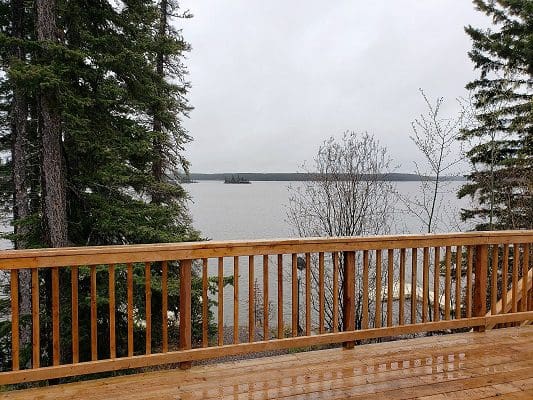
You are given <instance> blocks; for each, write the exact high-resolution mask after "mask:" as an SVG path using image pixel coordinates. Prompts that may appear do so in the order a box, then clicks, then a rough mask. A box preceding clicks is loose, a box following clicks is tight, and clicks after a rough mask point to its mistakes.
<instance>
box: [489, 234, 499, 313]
mask: <svg viewBox="0 0 533 400" xmlns="http://www.w3.org/2000/svg"><path fill="white" fill-rule="evenodd" d="M491 268H492V271H491V276H490V278H491V288H490V312H491V314H492V315H496V314H497V313H498V310H497V308H496V305H497V304H498V245H497V244H494V245H492V260H491Z"/></svg>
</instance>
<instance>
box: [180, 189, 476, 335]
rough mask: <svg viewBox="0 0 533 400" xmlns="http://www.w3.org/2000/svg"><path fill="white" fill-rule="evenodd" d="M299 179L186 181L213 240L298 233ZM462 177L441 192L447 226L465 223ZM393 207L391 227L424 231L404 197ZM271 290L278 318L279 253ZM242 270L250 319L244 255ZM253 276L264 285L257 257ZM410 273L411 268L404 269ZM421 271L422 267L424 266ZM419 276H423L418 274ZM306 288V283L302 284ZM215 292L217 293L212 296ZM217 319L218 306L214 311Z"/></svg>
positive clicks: (199, 223) (229, 299) (227, 269)
mask: <svg viewBox="0 0 533 400" xmlns="http://www.w3.org/2000/svg"><path fill="white" fill-rule="evenodd" d="M298 184H299V183H298V182H252V184H250V185H231V184H230V185H228V184H224V183H223V182H221V181H200V182H198V183H194V184H188V185H186V189H187V191H188V192H189V194H190V195H191V197H192V203H191V204H190V211H191V214H192V217H193V223H194V226H195V228H196V229H199V230H200V231H201V233H202V235H203V237H206V238H209V239H211V240H232V239H243V240H246V239H270V238H287V237H293V236H295V235H294V233H293V231H292V229H291V226H290V224H289V223H288V222H287V216H286V212H287V206H288V202H289V191H288V187H289V185H293V186H295V185H298ZM461 184H462V182H450V183H447V184H446V187H445V189H446V192H445V193H443V196H444V198H443V207H442V208H441V219H442V220H443V221H444V223H443V228H444V229H443V230H446V231H454V230H458V229H466V227H464V226H462V227H460V226H458V225H457V222H456V220H457V216H458V214H459V211H460V208H461V207H463V206H465V205H466V202H465V201H463V200H458V199H457V197H456V194H455V193H456V192H457V189H458V188H459V187H460V186H461ZM395 189H396V191H397V192H398V193H399V194H401V195H403V196H413V195H416V193H418V192H419V183H418V182H397V183H395ZM394 207H395V208H394V210H392V211H393V223H392V226H391V233H421V232H422V229H421V224H420V223H419V221H418V220H417V219H416V217H413V216H412V215H409V214H408V213H406V212H405V210H404V209H403V207H402V205H401V202H396V204H395V205H394ZM268 262H269V274H268V275H269V284H268V287H269V292H270V300H271V301H272V307H273V315H272V320H273V321H276V318H277V314H276V309H277V303H276V302H277V298H276V293H277V258H276V257H275V256H270V257H269V261H268ZM290 263H291V260H290V256H289V255H285V256H284V260H283V268H284V271H285V273H284V283H283V287H284V293H285V297H284V316H285V320H287V323H289V322H290V321H289V319H290V312H291V299H290V293H291V287H290V282H291V281H290V279H291V277H290V271H291V265H290ZM217 265H218V264H217V260H216V259H210V260H209V264H208V271H209V274H210V275H216V274H217ZM239 271H240V275H239V283H240V285H239V299H240V301H239V303H240V307H239V321H240V323H241V324H247V321H248V304H247V299H248V284H249V281H248V258H247V257H240V270H239ZM255 271H256V272H255V277H256V282H257V285H258V287H259V288H262V287H263V279H262V276H263V273H262V271H263V260H262V257H256V259H255ZM406 272H407V273H408V274H409V273H410V272H409V271H406ZM420 272H421V271H420ZM224 273H225V275H233V260H232V259H225V260H224ZM420 278H421V277H420ZM302 290H303V289H302ZM215 297H216V296H214V297H213V299H214V300H216V298H215ZM215 319H216V311H215ZM224 324H225V325H228V326H231V325H233V287H226V288H224Z"/></svg>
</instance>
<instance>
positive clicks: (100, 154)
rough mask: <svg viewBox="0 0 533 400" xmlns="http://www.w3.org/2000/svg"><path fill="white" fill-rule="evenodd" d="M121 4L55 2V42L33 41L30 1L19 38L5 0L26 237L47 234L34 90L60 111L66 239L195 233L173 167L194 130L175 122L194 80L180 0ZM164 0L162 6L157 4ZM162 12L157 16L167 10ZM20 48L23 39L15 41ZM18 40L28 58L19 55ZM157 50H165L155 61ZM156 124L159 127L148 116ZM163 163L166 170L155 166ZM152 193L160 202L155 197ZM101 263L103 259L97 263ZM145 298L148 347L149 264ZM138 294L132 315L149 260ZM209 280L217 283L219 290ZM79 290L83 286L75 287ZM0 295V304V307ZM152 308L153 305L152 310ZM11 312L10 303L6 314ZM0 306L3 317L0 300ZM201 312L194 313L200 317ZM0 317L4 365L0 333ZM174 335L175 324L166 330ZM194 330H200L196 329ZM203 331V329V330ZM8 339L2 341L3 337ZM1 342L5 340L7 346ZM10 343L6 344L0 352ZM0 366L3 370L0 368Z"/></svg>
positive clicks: (86, 307) (84, 279) (84, 280)
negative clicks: (20, 103)
mask: <svg viewBox="0 0 533 400" xmlns="http://www.w3.org/2000/svg"><path fill="white" fill-rule="evenodd" d="M122 3H123V6H121V7H118V6H117V5H116V4H115V2H112V1H106V0H94V1H87V0H56V11H57V16H56V17H57V18H56V21H57V40H55V41H50V42H39V41H37V39H36V26H35V24H36V22H35V20H36V16H35V10H34V5H33V4H31V2H30V3H28V2H25V3H24V4H25V8H24V10H23V13H24V32H25V33H24V37H23V38H17V37H14V34H13V33H12V29H13V27H12V26H13V24H12V21H11V15H12V11H13V9H12V4H13V3H12V2H10V1H7V0H0V61H1V63H2V64H1V67H2V73H0V152H4V154H5V153H7V152H10V151H11V146H12V140H13V137H12V129H11V113H12V109H11V106H12V101H13V99H12V98H13V93H14V90H15V89H16V90H18V91H19V92H20V93H23V95H24V98H25V101H26V102H27V111H28V121H27V124H28V125H27V132H28V143H27V148H26V152H27V153H26V154H25V156H26V157H25V159H26V168H27V172H28V179H27V186H28V187H27V191H28V193H29V203H30V204H29V209H30V215H29V216H28V217H27V218H24V219H17V220H15V221H13V223H14V225H15V226H25V227H27V228H28V229H27V232H26V230H24V232H25V233H24V237H23V238H22V237H20V234H18V236H17V235H15V234H9V235H7V237H8V238H9V239H11V240H14V241H15V240H18V239H24V242H25V243H26V247H31V248H39V247H43V246H45V244H46V241H45V232H43V230H44V228H43V226H44V224H43V215H42V203H41V202H42V200H41V199H42V198H43V191H42V187H41V175H42V170H41V165H40V160H41V146H40V132H41V129H42V118H41V115H40V109H39V106H38V105H39V97H40V95H41V94H42V93H43V92H47V93H53V97H52V98H53V99H54V104H53V108H54V110H55V111H58V112H59V114H60V119H61V130H62V138H63V140H62V145H63V157H64V165H65V172H66V187H67V193H66V198H67V218H68V242H69V244H71V245H76V246H85V245H110V244H137V243H159V242H181V241H191V240H199V239H200V236H199V233H198V232H197V231H196V230H195V229H194V228H193V227H192V223H191V218H190V215H189V212H188V210H187V202H188V195H187V193H186V191H185V190H184V189H183V188H182V187H181V186H180V185H178V184H176V183H175V182H174V181H173V180H171V179H169V178H170V177H173V176H174V175H175V174H176V173H177V172H180V173H187V172H188V161H187V160H186V159H185V158H184V156H183V154H182V153H183V146H184V144H186V143H187V142H188V141H190V140H191V138H190V136H189V134H188V133H187V132H186V130H185V129H184V128H183V126H182V119H183V118H185V117H187V115H188V112H189V111H190V110H191V106H190V105H189V103H188V101H187V97H186V96H187V92H188V88H189V86H190V85H189V83H188V81H187V79H186V77H187V71H186V69H185V67H184V65H183V59H184V54H185V53H186V52H187V51H189V49H190V46H189V44H188V43H187V42H186V41H185V40H184V39H183V37H182V35H181V31H179V30H177V29H176V28H175V26H176V25H177V22H179V19H180V18H188V17H190V15H187V14H186V13H180V11H179V7H178V4H177V2H176V1H173V0H170V1H167V2H165V3H163V2H160V1H154V0H125V1H123V2H122ZM163 4H166V7H165V9H163V8H162V5H163ZM163 16H164V17H165V19H166V20H167V21H168V23H167V24H166V25H165V26H162V25H161V21H162V17H163ZM17 46H18V47H17ZM16 48H21V49H22V53H23V57H15V56H14V54H15V52H14V49H16ZM158 60H163V64H162V67H163V69H162V70H158ZM156 121H157V122H158V123H159V124H160V125H161V127H160V129H159V128H158V129H155V122H156ZM156 164H157V165H160V166H161V169H162V172H163V174H162V176H160V175H156V174H154V166H155V165H156ZM167 175H168V176H167ZM156 195H157V199H158V200H157V201H154V196H156ZM0 202H1V204H0V206H1V207H2V209H3V210H4V212H5V215H6V216H9V215H10V214H11V212H12V207H13V178H12V165H11V163H7V164H5V165H0ZM174 267H175V268H169V271H174V272H173V274H174V275H171V276H169V282H171V286H170V287H169V309H170V310H172V311H177V310H178V308H179V290H178V287H179V286H178V283H177V282H178V280H179V277H178V276H177V275H176V274H177V271H178V270H179V268H178V267H177V266H174ZM99 268H100V267H99ZM101 268H102V269H101V270H99V272H98V274H97V276H98V279H97V286H98V289H97V292H98V315H99V340H98V343H99V348H98V351H99V356H100V357H106V356H108V355H109V348H108V344H107V343H108V340H107V332H108V326H109V307H108V297H107V296H108V292H107V291H108V288H107V286H108V278H107V273H106V272H105V271H106V267H105V266H103V267H101ZM152 273H153V276H152V307H153V310H152V311H153V315H154V317H153V319H154V320H153V327H154V332H153V336H154V346H155V345H157V342H158V341H159V340H160V332H159V331H158V329H159V327H160V326H161V323H160V321H161V285H160V277H161V269H160V266H158V265H155V264H154V265H153V266H152ZM134 275H135V290H134V293H135V304H136V309H135V310H136V311H135V312H136V313H138V314H139V315H138V319H139V320H142V318H143V315H144V313H145V311H144V308H143V307H144V296H143V294H144V265H136V266H135V268H134ZM69 282H70V272H69V271H68V270H65V271H62V272H61V276H60V285H61V305H62V306H61V320H62V322H61V332H62V340H63V342H62V343H61V348H62V357H63V358H64V359H65V360H68V359H69V356H70V348H71V343H70V340H71V339H70V335H69V332H70V324H69V318H70V312H71V310H70V284H69ZM116 282H117V289H116V290H117V295H116V296H117V298H116V301H117V315H116V319H117V322H116V323H117V335H118V336H117V354H119V355H120V354H125V352H126V351H127V347H125V346H126V345H125V343H126V342H125V340H126V336H125V335H127V314H126V310H125V307H124V304H125V303H126V289H125V284H124V282H125V271H124V268H120V267H119V266H117V277H116ZM89 285H90V277H89V275H88V269H87V268H80V274H79V290H80V304H79V316H80V345H81V346H82V347H80V358H81V360H88V359H89V357H90V348H89V347H88V345H89V344H90V320H89V316H90V298H88V297H87V296H88V295H87V293H89V292H88V289H89ZM40 286H41V292H42V296H41V326H42V328H43V331H44V330H48V331H51V330H50V329H48V328H49V327H50V324H51V316H50V313H49V304H50V290H49V289H50V276H49V274H47V273H41V274H40ZM214 290H216V289H214ZM82 294H84V295H82ZM200 295H201V283H200V284H198V278H197V277H195V278H193V318H194V319H195V322H194V323H193V324H195V325H196V326H198V324H196V322H197V321H196V320H198V318H200V321H201V305H199V301H200V300H199V299H200V297H201V296H200ZM1 306H3V303H2V304H0V307H1ZM158 307H159V308H158ZM7 314H8V313H7ZM0 315H6V313H4V312H3V310H0ZM199 315H200V317H198V316H199ZM6 329H8V327H6V322H0V352H1V354H2V357H0V358H2V363H3V362H4V360H6V358H5V357H3V355H4V354H7V353H5V352H4V351H3V350H4V347H5V346H8V344H6V342H4V336H2V335H1V331H6ZM142 331H143V330H142V329H141V327H139V329H137V328H136V330H135V340H136V347H135V348H136V350H138V349H139V350H140V349H143V348H144V347H143V346H142V345H141V342H142V343H144V339H143V336H142V335H144V333H142ZM169 332H170V333H171V334H176V331H175V330H172V329H169ZM193 334H194V335H195V338H196V340H198V332H194V333H193ZM200 334H201V331H200ZM41 342H42V346H43V349H44V351H43V360H42V362H43V365H47V364H49V362H50V360H49V359H47V356H46V354H50V352H49V351H47V350H46V348H47V346H49V342H50V337H49V335H44V336H43V337H42V340H41ZM8 347H9V346H8ZM6 349H7V347H6ZM6 351H8V350H6ZM3 367H4V366H3V365H0V368H3Z"/></svg>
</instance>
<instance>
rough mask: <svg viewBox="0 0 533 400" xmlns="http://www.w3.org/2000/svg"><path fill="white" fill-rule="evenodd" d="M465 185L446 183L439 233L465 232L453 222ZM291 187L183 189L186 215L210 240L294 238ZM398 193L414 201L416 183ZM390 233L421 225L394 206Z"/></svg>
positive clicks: (207, 184) (203, 184) (216, 184)
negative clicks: (188, 200)
mask: <svg viewBox="0 0 533 400" xmlns="http://www.w3.org/2000/svg"><path fill="white" fill-rule="evenodd" d="M462 184H463V182H446V187H445V191H444V192H443V193H442V196H443V210H442V211H443V212H442V215H441V217H442V219H443V220H444V223H443V224H442V225H443V226H442V228H441V231H457V230H459V228H460V230H465V229H467V227H466V226H465V225H462V226H461V225H460V224H459V223H458V221H457V219H458V215H459V210H460V208H461V207H464V206H466V205H468V201H467V200H464V199H463V200H459V199H457V196H456V193H457V190H458V189H459V187H460V186H461V185H462ZM289 185H293V186H295V185H298V182H252V184H250V185H239V184H237V185H232V184H224V183H223V182H221V181H199V182H198V183H192V184H186V185H185V189H186V190H187V191H188V192H189V194H190V195H191V197H192V202H191V203H190V211H191V214H192V217H193V223H194V226H195V228H196V229H198V230H200V232H201V233H202V236H203V237H205V238H209V239H212V240H231V239H244V240H245V239H267V238H268V239H270V238H287V237H292V236H294V233H293V231H292V229H291V226H290V225H289V223H288V222H287V221H286V220H287V215H286V211H287V206H288V203H289V193H288V187H289ZM394 185H395V189H396V191H397V192H398V193H399V194H400V195H402V196H406V197H412V196H413V195H415V194H416V193H417V192H418V191H419V182H394ZM393 213H394V218H393V220H394V221H393V224H392V226H391V233H421V232H422V231H421V224H420V223H419V222H418V220H417V219H416V217H413V216H412V215H409V214H408V213H407V212H406V210H405V207H403V206H402V204H401V203H400V202H397V204H396V207H395V209H394V210H393Z"/></svg>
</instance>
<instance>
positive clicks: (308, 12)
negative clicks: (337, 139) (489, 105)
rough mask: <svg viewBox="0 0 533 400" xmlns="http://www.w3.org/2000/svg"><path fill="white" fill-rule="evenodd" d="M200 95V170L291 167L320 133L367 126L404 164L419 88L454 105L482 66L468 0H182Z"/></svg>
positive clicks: (195, 99) (478, 21)
mask: <svg viewBox="0 0 533 400" xmlns="http://www.w3.org/2000/svg"><path fill="white" fill-rule="evenodd" d="M182 7H183V8H186V9H189V10H190V11H191V12H192V13H193V14H194V18H192V19H190V20H187V21H185V22H183V24H184V26H183V29H184V36H185V38H186V40H188V41H189V42H190V43H191V45H192V47H193V50H192V52H191V53H190V54H189V55H188V61H187V65H188V67H189V71H190V77H189V78H190V80H191V82H192V85H193V87H192V90H191V92H190V96H189V98H190V101H191V103H192V105H193V106H194V107H195V110H194V111H193V112H192V113H191V115H190V119H189V120H187V121H185V125H186V127H187V129H188V130H189V131H190V133H191V135H192V136H193V137H194V142H193V143H191V144H189V145H188V146H187V149H186V155H187V157H188V158H189V160H190V161H191V162H192V168H191V170H192V171H193V172H229V171H238V172H261V171H268V172H294V171H296V170H297V169H298V167H299V166H300V165H301V164H302V162H304V161H306V160H307V161H309V160H311V159H312V157H313V155H314V154H315V153H316V151H317V149H318V146H319V145H320V143H321V142H322V141H323V140H324V139H326V138H327V137H329V136H331V135H336V136H340V135H341V134H342V132H343V131H345V130H354V131H368V132H370V133H372V134H374V135H375V136H376V137H377V138H378V139H379V140H380V141H381V143H382V144H384V145H386V146H387V147H388V149H389V152H390V154H391V156H392V157H393V159H394V160H395V163H396V164H397V165H399V171H402V172H409V171H411V170H412V169H413V160H414V159H419V158H420V156H419V155H418V154H417V150H416V149H415V147H414V145H413V144H411V143H410V140H409V138H408V135H409V134H410V131H411V126H410V122H411V121H412V120H413V119H414V118H415V117H417V116H418V115H419V114H420V113H421V112H424V111H425V108H424V103H423V100H422V98H421V96H420V94H419V92H418V88H423V89H424V90H425V92H426V94H427V95H428V96H429V97H430V98H435V97H437V96H444V97H445V99H446V100H447V102H446V104H447V107H446V108H445V109H444V111H445V115H446V114H448V115H453V114H454V113H456V112H457V110H458V107H457V105H456V102H455V99H456V98H457V97H459V96H464V95H465V94H466V92H465V89H464V86H465V84H466V83H467V82H468V81H469V80H470V79H472V78H473V77H475V76H476V73H475V72H474V71H473V67H472V64H471V63H470V61H469V59H468V56H467V51H468V50H469V49H470V40H469V39H468V37H467V36H466V34H465V33H464V30H463V27H464V25H467V24H472V25H475V26H487V23H488V21H487V19H486V18H485V17H484V16H483V15H482V14H481V13H480V12H478V11H476V10H475V9H474V7H473V5H472V3H471V2H470V1H468V0H401V1H395V0H386V1H385V0H365V1H355V0H352V1H348V0H335V1H331V2H324V1H315V0H305V1H304V0H289V1H287V0H284V1H280V0H268V1H264V0H261V1H260V0H226V1H221V0H183V1H182Z"/></svg>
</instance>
